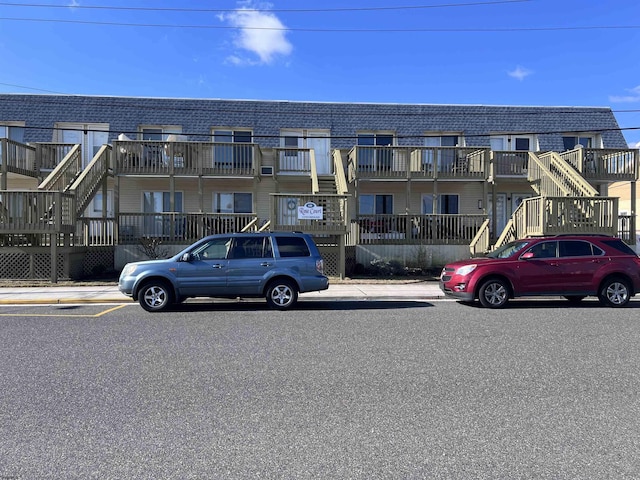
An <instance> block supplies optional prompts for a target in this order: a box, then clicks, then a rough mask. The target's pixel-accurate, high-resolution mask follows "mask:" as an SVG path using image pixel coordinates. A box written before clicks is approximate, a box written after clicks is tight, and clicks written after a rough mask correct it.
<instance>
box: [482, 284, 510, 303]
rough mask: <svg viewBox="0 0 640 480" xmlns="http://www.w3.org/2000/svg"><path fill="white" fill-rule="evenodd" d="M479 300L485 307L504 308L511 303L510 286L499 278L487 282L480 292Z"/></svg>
mask: <svg viewBox="0 0 640 480" xmlns="http://www.w3.org/2000/svg"><path fill="white" fill-rule="evenodd" d="M478 299H479V300H480V303H481V304H482V306H483V307H488V308H502V307H504V306H505V305H506V304H507V302H508V301H509V286H508V285H507V283H506V282H505V281H504V280H500V279H499V278H492V279H490V280H487V281H486V282H484V283H483V284H482V286H481V287H480V290H478Z"/></svg>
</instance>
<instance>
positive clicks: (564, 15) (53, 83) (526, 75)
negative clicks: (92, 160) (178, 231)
mask: <svg viewBox="0 0 640 480" xmlns="http://www.w3.org/2000/svg"><path fill="white" fill-rule="evenodd" d="M91 7H94V8H91ZM95 7H100V8H95ZM638 45H640V2H638V0H607V1H606V2H604V1H602V0H521V1H519V0H514V1H508V0H505V1H491V0H488V1H470V0H467V1H465V0H461V1H459V0H429V1H427V0H405V1H402V0H367V1H366V2H365V1H363V0H340V1H338V0H322V1H315V2H314V1H311V0H306V1H300V0H274V1H272V2H269V3H259V2H255V1H251V2H246V1H243V2H236V1H227V0H217V1H215V2H212V1H206V0H189V1H188V2H177V1H165V0H155V1H147V0H138V1H136V0H132V1H129V0H128V1H123V0H110V1H108V0H92V1H89V0H63V1H53V0H42V3H40V2H34V3H28V2H24V1H18V0H14V1H13V2H2V1H0V55H1V58H2V60H3V68H2V69H1V70H0V91H2V92H12V93H65V94H89V95H125V96H151V97H186V98H228V99H265V100H300V101H304V100H310V101H338V102H383V103H432V104H433V103H435V104H486V105H561V106H610V107H611V108H612V109H613V110H614V111H615V112H616V117H617V118H618V122H619V124H620V126H621V127H622V128H623V129H626V130H624V132H623V133H624V135H625V137H626V139H627V141H628V142H629V144H630V145H631V146H633V147H634V148H640V129H638V128H639V127H640V62H639V61H638V56H637V55H638ZM634 128H636V129H635V130H634Z"/></svg>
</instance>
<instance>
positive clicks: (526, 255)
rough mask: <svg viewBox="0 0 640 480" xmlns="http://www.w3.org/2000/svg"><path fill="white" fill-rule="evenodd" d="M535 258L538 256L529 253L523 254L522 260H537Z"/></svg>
mask: <svg viewBox="0 0 640 480" xmlns="http://www.w3.org/2000/svg"><path fill="white" fill-rule="evenodd" d="M535 257H536V256H535V255H534V253H533V252H527V253H523V254H522V256H521V257H520V258H522V259H523V260H529V259H530V258H535Z"/></svg>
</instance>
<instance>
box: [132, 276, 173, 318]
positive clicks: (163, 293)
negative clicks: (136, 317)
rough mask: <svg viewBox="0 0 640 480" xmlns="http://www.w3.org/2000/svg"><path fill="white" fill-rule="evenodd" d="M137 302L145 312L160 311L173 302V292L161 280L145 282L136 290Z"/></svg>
mask: <svg viewBox="0 0 640 480" xmlns="http://www.w3.org/2000/svg"><path fill="white" fill-rule="evenodd" d="M138 302H139V303H140V306H141V307H142V308H144V309H145V310H146V311H147V312H160V311H162V310H166V309H167V308H169V305H171V304H172V303H173V292H172V290H171V288H170V287H169V285H168V284H167V283H166V282H163V281H162V280H155V281H150V282H146V283H145V284H144V285H142V287H140V290H139V291H138Z"/></svg>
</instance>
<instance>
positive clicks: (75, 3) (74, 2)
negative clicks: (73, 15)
mask: <svg viewBox="0 0 640 480" xmlns="http://www.w3.org/2000/svg"><path fill="white" fill-rule="evenodd" d="M79 6H80V2H78V0H71V1H70V2H69V5H67V7H69V8H71V9H72V10H73V7H79Z"/></svg>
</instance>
